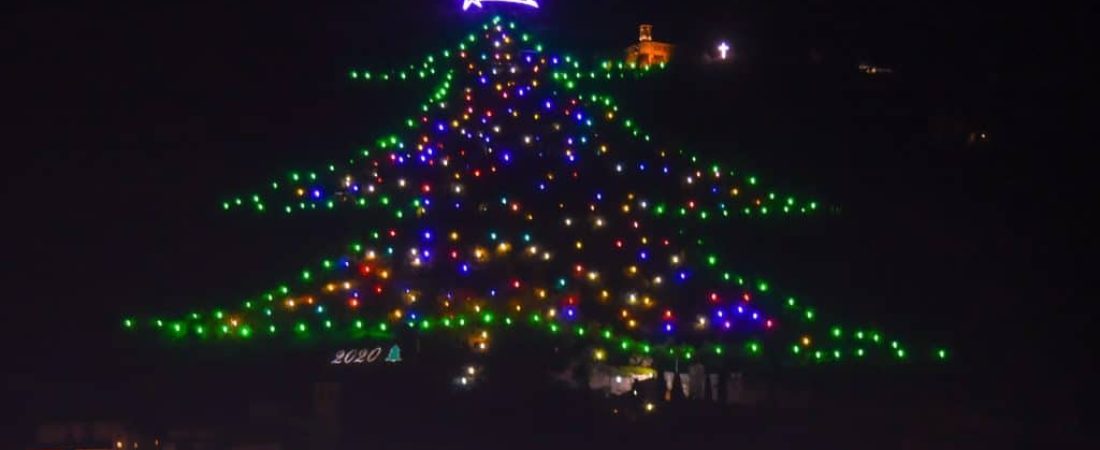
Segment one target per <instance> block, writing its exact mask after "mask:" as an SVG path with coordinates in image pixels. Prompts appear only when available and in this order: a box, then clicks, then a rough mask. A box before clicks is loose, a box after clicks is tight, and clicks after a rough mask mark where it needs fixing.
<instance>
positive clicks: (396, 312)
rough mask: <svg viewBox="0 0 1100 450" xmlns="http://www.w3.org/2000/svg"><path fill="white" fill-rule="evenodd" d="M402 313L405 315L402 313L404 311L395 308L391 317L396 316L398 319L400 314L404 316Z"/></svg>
mask: <svg viewBox="0 0 1100 450" xmlns="http://www.w3.org/2000/svg"><path fill="white" fill-rule="evenodd" d="M404 315H405V314H404V313H402V312H401V310H400V309H395V310H393V317H395V318H398V319H400V318H401V317H402V316H404Z"/></svg>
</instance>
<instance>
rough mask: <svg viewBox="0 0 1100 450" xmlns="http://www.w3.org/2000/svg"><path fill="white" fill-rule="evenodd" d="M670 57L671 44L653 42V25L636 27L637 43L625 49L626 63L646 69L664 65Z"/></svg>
mask: <svg viewBox="0 0 1100 450" xmlns="http://www.w3.org/2000/svg"><path fill="white" fill-rule="evenodd" d="M671 57H672V44H666V43H664V42H657V41H654V40H653V25H650V24H648V23H643V24H641V25H638V42H637V43H635V44H634V45H631V46H630V47H627V48H626V63H627V64H636V65H638V66H641V67H646V66H649V65H652V64H664V63H667V62H668V60H669V59H670V58H671Z"/></svg>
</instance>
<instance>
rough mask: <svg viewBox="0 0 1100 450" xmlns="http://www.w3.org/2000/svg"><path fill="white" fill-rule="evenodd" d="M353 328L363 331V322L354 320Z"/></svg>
mask: <svg viewBox="0 0 1100 450" xmlns="http://www.w3.org/2000/svg"><path fill="white" fill-rule="evenodd" d="M355 328H358V329H360V330H361V329H363V321H362V320H356V321H355Z"/></svg>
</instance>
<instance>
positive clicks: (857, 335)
mask: <svg viewBox="0 0 1100 450" xmlns="http://www.w3.org/2000/svg"><path fill="white" fill-rule="evenodd" d="M856 339H859V340H863V330H858V331H856Z"/></svg>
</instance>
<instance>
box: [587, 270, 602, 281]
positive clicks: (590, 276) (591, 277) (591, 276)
mask: <svg viewBox="0 0 1100 450" xmlns="http://www.w3.org/2000/svg"><path fill="white" fill-rule="evenodd" d="M599 277H600V274H598V273H596V272H588V281H596V278H599Z"/></svg>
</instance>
